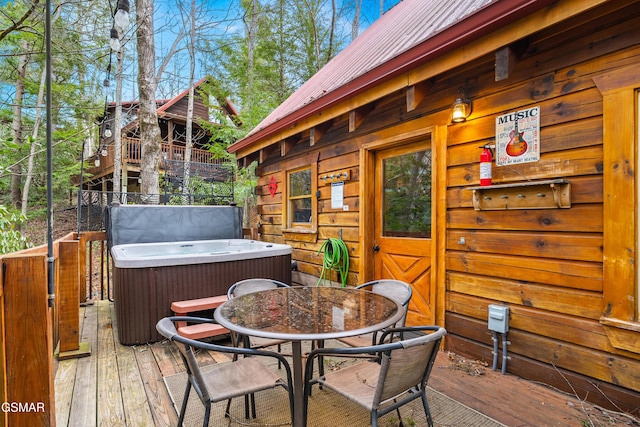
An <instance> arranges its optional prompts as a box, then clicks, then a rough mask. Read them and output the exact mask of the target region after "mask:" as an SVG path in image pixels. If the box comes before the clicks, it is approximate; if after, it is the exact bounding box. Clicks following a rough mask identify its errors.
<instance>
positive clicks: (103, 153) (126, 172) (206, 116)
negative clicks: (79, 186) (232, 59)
mask: <svg viewBox="0 0 640 427" xmlns="http://www.w3.org/2000/svg"><path fill="white" fill-rule="evenodd" d="M207 81H208V78H203V79H202V80H200V81H199V82H197V83H196V84H195V85H194V86H195V98H194V107H193V125H192V126H193V128H192V139H191V140H192V144H193V145H192V150H191V162H190V165H191V173H192V175H195V176H201V177H203V178H211V177H213V178H215V179H216V180H219V181H220V180H228V179H229V177H228V176H227V175H230V174H229V171H228V170H224V167H222V166H221V165H222V164H223V163H224V162H223V160H221V159H217V158H214V156H213V155H212V153H211V152H210V151H209V149H208V147H209V145H210V144H211V143H212V142H214V141H212V140H211V139H212V135H211V132H210V131H209V130H208V129H207V128H206V127H203V126H202V123H203V122H209V123H213V124H215V123H216V122H217V121H219V120H222V119H221V118H223V119H224V120H229V121H231V122H234V121H235V120H237V115H238V113H237V111H236V110H235V107H234V106H233V104H231V102H230V101H229V100H226V99H225V100H217V99H213V98H212V97H207V95H206V94H205V93H204V92H202V91H201V90H200V88H201V87H202V86H203V85H204V84H205V83H207ZM205 97H206V98H205ZM188 101H189V90H185V91H184V92H182V93H180V94H179V95H178V96H176V97H175V98H172V99H169V100H159V101H157V102H156V104H157V114H158V125H159V126H160V135H161V139H162V147H161V150H162V159H161V160H160V164H159V168H160V171H161V173H163V174H164V176H165V185H169V186H171V187H175V189H172V190H176V191H177V189H178V187H180V185H181V183H182V182H181V178H182V176H183V175H184V161H185V150H186V123H187V108H188ZM115 109H116V104H115V103H114V102H112V103H109V104H108V105H107V108H106V111H105V114H104V115H103V117H101V118H100V142H99V146H98V147H97V150H96V152H95V153H92V155H91V156H90V157H89V158H88V159H87V160H88V161H89V163H90V164H92V165H93V167H91V168H89V169H88V170H87V171H86V173H87V174H88V177H89V179H85V180H84V185H83V188H85V189H87V190H101V191H112V189H113V183H112V181H113V172H114V170H113V169H114V157H115V144H114V137H113V133H114V131H115V130H114V117H115ZM213 110H216V111H213ZM122 111H123V113H122V116H123V118H122V129H121V140H122V155H121V159H122V183H123V184H122V188H123V190H122V191H123V192H131V193H138V192H139V191H140V183H139V178H140V162H141V154H142V152H141V145H140V128H139V123H138V119H137V117H138V101H132V102H123V103H122ZM234 123H235V122H234ZM218 174H222V175H224V176H223V177H222V178H223V179H219V178H220V177H218V176H217V175H218ZM230 178H232V176H230ZM170 192H171V191H170ZM180 192H181V191H180Z"/></svg>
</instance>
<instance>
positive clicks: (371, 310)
mask: <svg viewBox="0 0 640 427" xmlns="http://www.w3.org/2000/svg"><path fill="white" fill-rule="evenodd" d="M403 310H404V309H403V307H402V305H401V304H400V303H399V302H397V301H395V300H393V299H391V298H387V297H385V296H383V295H380V294H376V293H373V292H371V291H367V290H361V289H353V288H333V287H316V286H304V287H290V288H276V289H269V290H265V291H260V292H255V293H251V294H246V295H242V296H239V297H236V298H233V299H230V300H228V301H225V302H224V303H223V304H222V305H220V306H219V307H218V308H217V309H216V311H215V312H214V318H215V320H216V321H217V322H218V323H219V324H220V325H222V326H224V327H226V328H227V329H229V330H231V331H234V332H237V333H239V334H243V335H250V336H255V337H262V338H271V339H280V340H287V341H291V347H292V361H293V363H292V370H293V395H294V404H293V408H294V417H293V423H292V424H293V426H294V427H302V426H303V424H304V419H303V409H304V408H303V404H304V400H303V399H304V373H303V365H304V363H303V354H302V341H307V340H327V339H331V338H342V337H347V336H353V335H360V334H366V333H369V332H373V331H378V330H380V329H383V328H385V327H387V326H390V325H393V324H395V323H396V322H397V321H398V320H400V318H402V316H403V314H404V312H403Z"/></svg>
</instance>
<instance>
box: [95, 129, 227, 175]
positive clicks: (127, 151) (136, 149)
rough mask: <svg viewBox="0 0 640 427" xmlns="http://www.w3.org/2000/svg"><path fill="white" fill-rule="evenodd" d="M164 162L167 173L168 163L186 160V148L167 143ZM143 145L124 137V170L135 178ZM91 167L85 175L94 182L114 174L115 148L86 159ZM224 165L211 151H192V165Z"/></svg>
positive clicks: (108, 147)
mask: <svg viewBox="0 0 640 427" xmlns="http://www.w3.org/2000/svg"><path fill="white" fill-rule="evenodd" d="M161 150H162V160H164V161H162V160H161V161H160V165H159V166H160V171H161V172H165V171H166V165H167V164H169V163H167V161H168V162H171V163H173V162H175V163H182V162H184V159H185V158H186V154H185V153H186V147H185V146H184V144H182V145H181V144H179V143H175V142H174V143H166V142H163V143H162V145H161ZM141 153H142V150H141V144H140V139H139V138H131V137H122V156H121V158H122V168H123V170H125V169H126V171H127V172H128V173H130V174H132V175H134V176H136V177H137V175H138V174H139V172H140V163H141ZM102 154H105V155H102ZM86 160H87V161H88V162H89V163H90V164H91V165H93V166H91V167H89V168H88V169H87V170H86V171H85V173H86V174H87V175H89V176H91V180H92V181H97V180H99V179H101V178H103V177H105V176H109V175H112V174H113V167H114V161H115V153H114V150H113V146H106V148H104V150H103V149H99V150H98V151H97V152H96V153H95V154H94V155H93V156H92V157H91V158H88V159H86ZM221 163H223V161H222V160H220V159H216V158H214V157H213V155H212V154H211V152H210V151H209V150H204V149H202V148H192V149H191V164H204V165H217V164H221Z"/></svg>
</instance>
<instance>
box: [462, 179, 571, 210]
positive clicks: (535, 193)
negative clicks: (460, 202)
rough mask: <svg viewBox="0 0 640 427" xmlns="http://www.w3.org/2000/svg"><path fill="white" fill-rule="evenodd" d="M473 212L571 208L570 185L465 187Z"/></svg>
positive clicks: (564, 182) (533, 183)
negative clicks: (471, 199)
mask: <svg viewBox="0 0 640 427" xmlns="http://www.w3.org/2000/svg"><path fill="white" fill-rule="evenodd" d="M468 190H472V191H473V207H474V209H475V210H477V211H496V210H510V209H550V208H562V209H567V208H570V207H571V183H570V182H569V181H567V180H564V179H553V180H546V181H531V182H519V183H513V184H496V185H490V186H477V187H469V188H468Z"/></svg>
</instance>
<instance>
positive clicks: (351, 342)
mask: <svg viewBox="0 0 640 427" xmlns="http://www.w3.org/2000/svg"><path fill="white" fill-rule="evenodd" d="M356 289H367V290H370V291H371V292H375V293H377V294H380V295H384V296H386V297H388V298H391V299H394V300H396V301H398V302H400V303H401V304H402V307H403V308H404V316H402V318H401V319H400V320H399V321H398V322H396V324H395V325H393V327H394V328H401V327H404V325H405V322H406V320H407V308H408V306H409V301H410V300H411V296H412V295H413V290H412V289H411V285H409V284H408V283H405V282H403V281H401V280H392V279H381V280H374V281H371V282H367V283H363V284H362V285H358V286H356ZM380 332H381V331H378V332H372V333H369V334H364V335H356V336H353V337H344V338H338V341H340V342H341V343H343V344H346V345H348V346H350V347H365V346H368V345H375V344H377V343H378V342H377V338H378V335H379V333H380ZM387 337H388V338H389V339H392V338H393V337H392V336H389V335H388V336H387ZM316 345H317V347H319V348H322V347H324V342H322V341H320V342H318V343H317V344H316ZM318 363H319V365H318V370H319V374H320V375H323V374H324V363H323V359H322V357H320V358H319V361H318Z"/></svg>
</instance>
